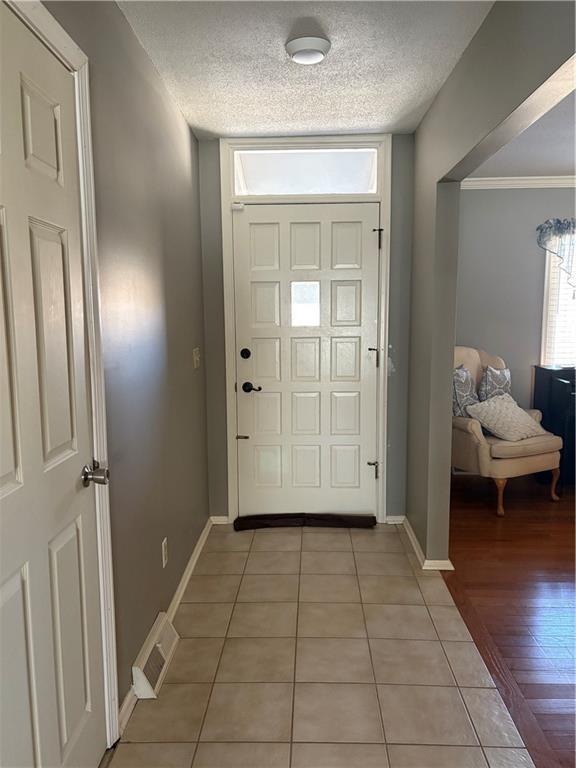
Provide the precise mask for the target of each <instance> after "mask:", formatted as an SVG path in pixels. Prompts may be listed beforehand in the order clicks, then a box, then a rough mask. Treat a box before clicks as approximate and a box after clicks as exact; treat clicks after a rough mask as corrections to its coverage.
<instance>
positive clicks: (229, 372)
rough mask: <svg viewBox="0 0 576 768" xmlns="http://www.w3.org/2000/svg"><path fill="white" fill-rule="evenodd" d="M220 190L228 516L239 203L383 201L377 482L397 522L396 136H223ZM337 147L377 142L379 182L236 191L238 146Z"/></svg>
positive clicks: (234, 475) (234, 446)
mask: <svg viewBox="0 0 576 768" xmlns="http://www.w3.org/2000/svg"><path fill="white" fill-rule="evenodd" d="M219 143H220V190H221V214H222V267H223V283H224V335H225V350H226V433H227V440H226V459H227V468H228V517H227V518H225V519H224V520H223V521H222V522H224V521H226V522H233V521H234V519H235V518H236V517H238V514H239V499H238V491H239V484H238V441H237V440H236V435H237V406H236V319H235V284H234V242H233V235H234V233H233V210H234V208H237V207H238V206H240V205H265V204H271V203H272V204H275V203H278V204H281V203H284V204H288V203H293V204H297V203H316V204H321V203H368V202H370V203H380V226H381V227H383V232H382V238H381V243H380V283H379V286H378V331H379V338H380V350H381V354H380V367H379V368H378V384H377V403H376V415H377V422H378V425H379V428H378V429H377V441H378V442H377V456H378V461H379V462H380V465H379V469H380V476H379V478H378V479H377V480H375V482H376V517H377V519H378V522H382V523H383V522H388V523H396V522H398V521H399V519H398V517H397V516H394V515H388V514H387V509H386V447H387V444H388V443H387V419H388V413H387V405H388V403H387V401H388V349H389V348H388V327H389V319H388V314H389V283H390V279H389V275H390V221H391V202H390V201H391V181H392V136H391V135H390V134H365V135H358V136H310V137H303V136H291V137H286V138H260V139H258V138H241V139H220V142H219ZM297 147H298V148H302V149H322V148H326V147H331V148H337V149H350V148H374V149H376V150H377V153H378V154H377V185H376V192H375V193H374V194H362V195H359V194H357V195H350V194H346V195H268V196H264V195H262V196H258V197H253V196H252V197H251V196H243V195H236V194H235V193H234V152H235V151H236V150H239V149H254V150H258V149H260V150H261V149H267V150H274V149H276V150H278V149H295V148H297Z"/></svg>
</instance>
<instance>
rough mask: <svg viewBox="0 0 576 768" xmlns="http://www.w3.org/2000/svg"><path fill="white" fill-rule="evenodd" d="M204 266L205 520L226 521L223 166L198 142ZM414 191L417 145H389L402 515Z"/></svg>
mask: <svg viewBox="0 0 576 768" xmlns="http://www.w3.org/2000/svg"><path fill="white" fill-rule="evenodd" d="M200 186H201V189H202V203H201V215H202V258H203V275H204V295H205V297H206V301H205V306H204V321H205V328H206V341H205V346H206V375H207V385H208V387H207V399H208V407H207V418H208V451H209V459H210V461H209V464H210V469H209V485H210V514H212V515H226V514H228V495H227V494H228V488H227V474H226V440H227V436H226V378H225V342H224V299H223V287H222V285H223V283H222V280H223V277H222V224H221V214H220V161H219V146H218V142H217V141H201V142H200ZM413 188H414V137H413V136H412V135H404V136H394V137H393V140H392V211H391V243H390V246H391V247H390V310H389V343H390V349H389V355H390V357H391V360H392V363H393V369H394V370H392V366H391V370H390V378H389V382H388V385H389V390H388V451H387V509H388V513H389V514H391V515H403V514H404V513H405V504H406V418H407V408H408V343H409V312H410V269H411V267H410V260H411V252H412V216H413V195H414V193H413Z"/></svg>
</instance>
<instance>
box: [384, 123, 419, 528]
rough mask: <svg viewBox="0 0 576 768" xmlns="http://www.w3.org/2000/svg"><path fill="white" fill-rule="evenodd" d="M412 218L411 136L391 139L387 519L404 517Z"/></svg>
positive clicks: (412, 143) (412, 159)
mask: <svg viewBox="0 0 576 768" xmlns="http://www.w3.org/2000/svg"><path fill="white" fill-rule="evenodd" d="M413 219H414V136H413V135H409V136H407V135H404V136H393V137H392V199H391V221H390V225H391V227H390V290H389V293H390V303H389V307H390V308H389V315H388V322H389V325H388V344H389V355H390V358H391V362H392V365H391V366H390V369H389V372H388V374H389V375H388V424H387V427H388V450H387V454H386V508H387V512H388V514H389V515H405V514H406V453H407V445H408V430H407V424H408V372H409V363H410V353H409V347H410V275H411V271H412V226H413Z"/></svg>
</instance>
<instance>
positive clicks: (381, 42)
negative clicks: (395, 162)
mask: <svg viewBox="0 0 576 768" xmlns="http://www.w3.org/2000/svg"><path fill="white" fill-rule="evenodd" d="M491 6H492V3H491V2H122V3H120V7H121V9H122V11H123V12H124V14H125V16H126V18H127V19H128V21H129V23H130V24H131V26H132V28H133V29H134V31H135V33H136V35H137V36H138V38H139V39H140V41H141V43H142V45H143V46H144V48H145V49H146V51H147V52H148V55H149V56H150V58H151V59H152V61H153V62H154V64H155V65H156V67H157V69H158V71H159V72H160V74H161V76H162V77H163V79H164V81H165V82H166V84H167V86H168V88H169V89H170V91H171V92H172V94H173V95H174V97H175V98H176V101H177V102H178V104H179V105H180V108H181V110H182V112H183V113H184V116H185V117H186V119H187V120H188V122H189V124H190V125H191V127H192V128H193V130H194V131H195V133H196V134H197V135H199V136H201V137H206V136H265V135H276V136H287V135H292V134H326V133H346V132H350V133H359V132H375V131H383V132H400V133H402V132H411V131H413V130H414V129H415V128H416V126H417V125H418V123H419V121H420V120H421V118H422V116H423V115H424V113H425V112H426V110H427V108H428V106H429V105H430V102H431V101H432V99H433V98H434V96H435V94H436V93H437V91H438V89H439V88H440V86H441V85H442V83H443V82H444V81H445V80H446V78H447V76H448V75H449V74H450V72H451V71H452V69H453V67H454V65H455V64H456V62H457V61H458V59H459V58H460V56H461V55H462V53H463V51H464V50H465V48H466V47H467V45H468V43H469V42H470V40H471V39H472V37H473V36H474V34H475V32H476V31H477V29H478V27H479V26H480V25H481V23H482V21H483V20H484V18H485V16H486V14H487V13H488V11H489V10H490V8H491ZM317 31H321V32H323V33H324V34H325V35H327V36H328V38H329V39H330V40H331V42H332V49H331V51H330V53H329V54H328V56H327V58H326V59H325V60H324V62H322V63H321V64H319V65H317V66H313V67H302V66H298V65H297V64H294V63H293V62H291V61H290V60H289V59H288V57H287V55H286V52H285V50H284V43H285V42H286V40H288V39H289V38H290V37H291V36H293V35H294V34H296V33H301V34H314V33H315V32H317Z"/></svg>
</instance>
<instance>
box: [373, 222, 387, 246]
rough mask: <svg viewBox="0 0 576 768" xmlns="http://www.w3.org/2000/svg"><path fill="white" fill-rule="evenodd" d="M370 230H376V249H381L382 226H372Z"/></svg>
mask: <svg viewBox="0 0 576 768" xmlns="http://www.w3.org/2000/svg"><path fill="white" fill-rule="evenodd" d="M372 232H378V250H379V251H381V250H382V232H384V227H374V229H373V230H372Z"/></svg>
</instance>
